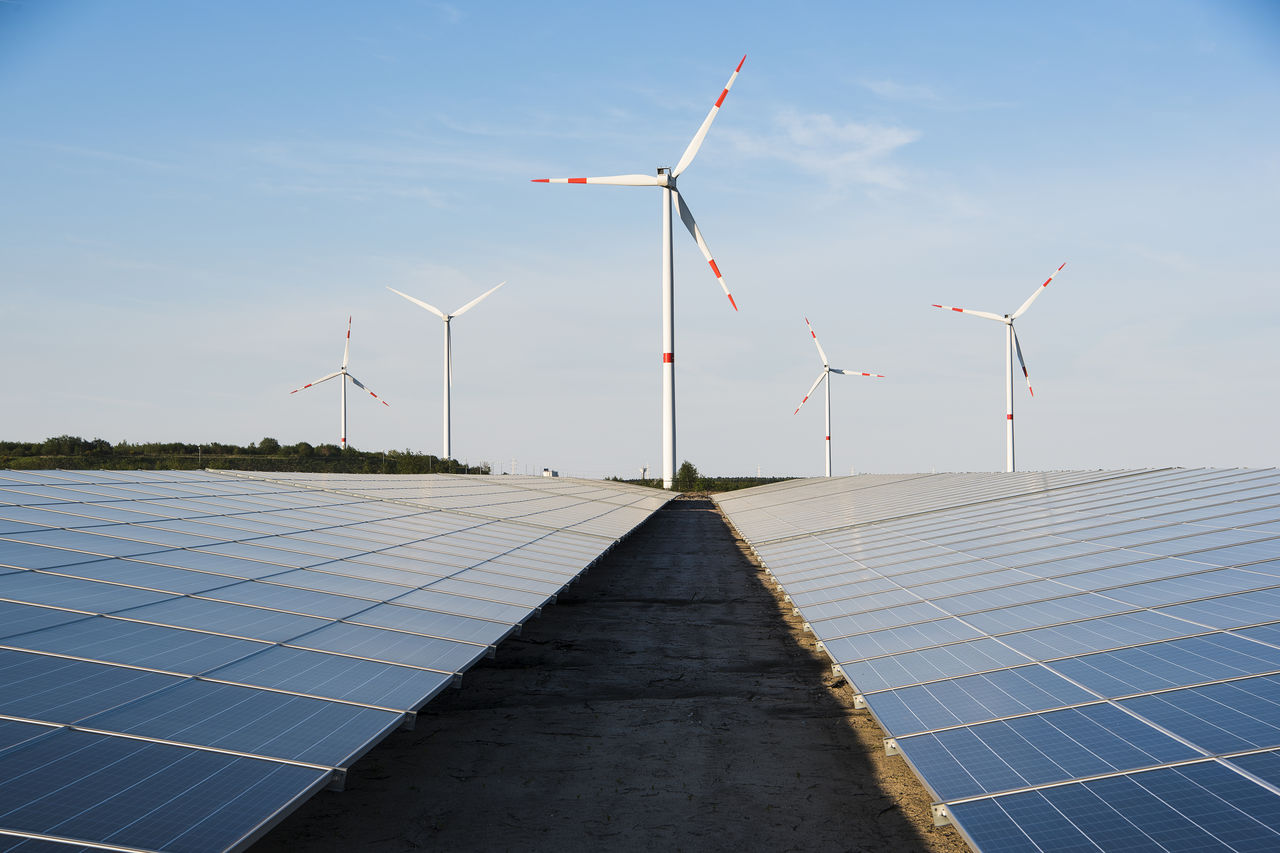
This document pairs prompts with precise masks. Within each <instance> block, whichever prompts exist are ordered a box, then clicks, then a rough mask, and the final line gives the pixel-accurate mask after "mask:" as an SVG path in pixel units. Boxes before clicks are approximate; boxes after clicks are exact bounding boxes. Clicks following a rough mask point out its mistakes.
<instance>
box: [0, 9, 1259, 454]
mask: <svg viewBox="0 0 1280 853" xmlns="http://www.w3.org/2000/svg"><path fill="white" fill-rule="evenodd" d="M743 54H746V55H747V61H746V64H745V66H744V67H743V70H742V73H741V75H740V76H739V78H738V80H737V82H736V83H735V85H734V88H733V91H732V93H731V95H730V96H729V98H728V99H727V101H726V102H725V106H724V109H723V110H722V111H721V113H720V116H719V117H718V118H717V120H716V123H715V125H714V126H713V127H712V129H711V132H710V134H709V135H708V137H707V141H706V144H705V145H704V146H703V148H702V151H701V152H700V154H699V155H698V159H697V160H696V161H695V162H694V164H693V165H692V166H690V167H689V169H688V170H687V171H686V172H685V173H684V175H683V176H682V178H681V184H680V186H681V191H682V193H683V194H684V196H685V198H686V200H687V201H688V202H689V205H690V207H691V208H692V210H693V212H694V214H695V216H696V217H697V219H698V222H699V225H700V227H701V229H702V231H703V234H704V235H705V237H706V239H707V242H708V243H709V245H710V247H711V249H712V251H713V252H714V254H715V256H716V258H717V261H718V263H719V265H720V268H721V270H722V272H723V273H724V275H725V278H726V281H727V282H728V283H729V286H730V287H731V289H732V290H733V293H734V296H735V298H736V299H737V301H738V305H739V306H740V307H741V311H740V312H738V313H736V314H735V313H734V312H733V311H732V309H731V308H730V307H729V305H728V303H727V301H726V300H725V299H724V297H723V295H722V294H721V292H720V289H719V287H718V286H717V285H716V282H715V280H714V278H713V277H712V276H711V275H710V273H709V272H708V270H707V268H706V265H705V264H704V263H703V261H702V259H701V256H700V255H699V254H698V251H697V248H696V247H695V246H694V245H693V242H692V240H690V239H689V238H688V235H687V234H686V233H684V232H683V230H680V231H679V232H678V233H677V234H676V235H675V238H676V308H677V314H676V335H677V346H676V351H677V354H678V359H677V364H678V365H679V373H678V379H677V392H678V404H677V405H678V408H677V413H678V430H679V433H678V436H679V439H678V440H679V444H678V453H679V457H680V458H681V459H685V458H687V459H689V460H691V461H693V462H694V463H695V464H696V465H697V466H698V467H699V469H700V470H702V471H704V472H708V473H720V474H748V473H751V474H754V473H755V472H756V471H757V470H760V471H762V472H764V473H774V474H800V475H812V474H818V473H821V471H822V410H821V405H813V404H814V403H815V402H818V403H820V402H821V401H820V400H817V401H814V400H811V401H810V404H809V405H808V406H806V407H805V408H804V409H803V410H802V411H801V412H800V413H799V414H798V415H795V416H793V415H792V411H793V410H794V408H795V406H796V404H797V403H798V402H799V400H800V398H801V396H802V395H803V394H804V391H805V389H806V388H808V386H809V384H810V382H812V381H813V379H814V377H815V376H816V375H817V373H818V370H819V368H820V366H821V365H820V362H819V361H818V358H817V354H816V352H815V351H814V349H813V347H812V344H811V342H810V341H809V339H808V337H807V333H806V331H805V328H804V317H805V316H808V317H809V318H810V319H811V320H812V321H813V323H814V326H815V328H816V329H817V331H818V334H819V336H820V337H821V339H822V341H823V345H824V347H825V348H826V350H827V352H828V354H829V355H830V357H831V360H832V364H833V365H835V366H838V367H846V368H850V369H856V370H867V371H872V372H878V373H884V374H887V376H888V378H887V379H884V380H866V379H860V378H853V377H836V380H838V381H837V382H836V383H835V387H834V397H833V409H834V411H833V444H834V450H835V464H834V468H835V470H836V471H837V472H838V473H845V472H848V471H850V470H857V471H859V472H863V471H873V472H904V471H930V470H939V471H944V470H999V469H1002V468H1003V461H1004V432H1003V418H1004V392H1003V387H1002V382H1003V370H1004V366H1003V354H1002V346H1003V340H1002V330H1001V329H1000V327H999V326H997V325H996V324H994V323H990V322H988V321H983V320H979V319H974V318H968V317H962V316H959V315H954V314H951V313H949V312H941V311H938V310H937V309H934V308H931V307H930V304H931V303H933V302H941V303H944V304H952V305H961V306H965V307H971V308H977V309H981V310H990V311H996V312H1006V311H1012V310H1013V309H1014V308H1016V307H1017V306H1018V305H1019V304H1020V303H1021V302H1022V301H1023V300H1024V299H1025V298H1026V297H1027V296H1028V295H1029V294H1030V293H1031V292H1032V291H1033V289H1034V288H1035V287H1036V285H1037V284H1039V282H1041V281H1043V280H1044V278H1045V277H1046V276H1047V275H1048V274H1049V273H1050V272H1051V271H1052V270H1053V269H1054V268H1055V267H1056V266H1057V265H1058V264H1060V263H1062V262H1063V261H1066V262H1067V267H1066V269H1065V270H1064V271H1063V273H1062V274H1061V275H1060V276H1059V278H1058V279H1057V280H1055V282H1054V283H1053V285H1052V286H1051V287H1050V288H1049V290H1047V291H1046V292H1045V293H1044V295H1043V297H1042V298H1041V299H1039V300H1038V301H1037V303H1036V304H1035V306H1034V307H1033V308H1032V309H1031V310H1030V311H1029V312H1028V313H1027V314H1026V315H1025V317H1024V318H1023V319H1022V320H1021V321H1020V322H1019V325H1018V329H1019V334H1020V337H1021V340H1022V344H1023V348H1024V351H1025V354H1026V357H1027V361H1028V365H1029V367H1030V370H1031V376H1032V380H1033V382H1034V385H1035V387H1036V397H1035V398H1034V399H1031V398H1028V396H1027V395H1026V391H1025V388H1020V389H1019V390H1018V392H1017V398H1016V403H1015V406H1016V409H1015V410H1016V412H1017V421H1016V422H1017V425H1018V461H1019V468H1021V469H1026V470H1044V469H1061V468H1107V467H1130V466H1146V465H1183V466H1197V465H1256V466H1264V465H1265V466H1270V465H1274V464H1276V462H1277V456H1276V446H1277V445H1276V440H1275V435H1276V434H1277V432H1278V429H1277V428H1278V427H1280V379H1278V378H1277V367H1278V366H1280V358H1278V356H1280V343H1278V342H1280V299H1278V298H1277V296H1276V286H1275V283H1274V279H1275V274H1274V271H1273V268H1274V265H1275V256H1276V249H1277V247H1278V246H1280V240H1278V238H1277V233H1280V227H1278V226H1280V7H1277V6H1276V5H1275V4H1274V3H1267V2H1213V3H1209V2H1133V3H1123V4H1114V3H1077V4H1023V3H977V4H954V3H941V2H940V3H906V4H867V3H803V2H801V3H789V4H763V3H700V4H687V3H646V4H643V5H640V4H636V5H635V6H630V7H623V6H615V5H613V4H588V3H580V4H579V3H552V4H536V5H535V4H523V3H497V2H494V3H484V4H479V3H476V4H462V3H457V4H448V3H436V2H385V3H377V4H363V5H358V6H357V5H352V4H339V3H310V2H308V3H303V2H276V3H270V4H259V3H243V2H216V3H215V2H188V3H180V4H178V3H165V2H159V0H153V2H142V1H141V0H136V2H135V1H134V0H121V2H113V3H110V4H106V3H92V2H70V0H68V1H67V2H37V0H4V2H0V115H2V116H3V119H0V187H2V188H3V190H2V192H0V282H3V289H4V294H5V299H4V305H5V309H6V311H5V328H6V334H5V335H4V337H3V343H0V348H2V349H0V352H2V353H3V356H4V360H5V363H6V365H7V366H8V368H9V374H10V376H11V380H10V383H9V387H8V389H7V391H6V394H5V397H6V405H5V407H4V412H5V414H4V418H3V429H0V438H4V439H8V440H38V439H42V438H45V437H47V436H51V435H60V434H65V433H70V434H77V435H82V436H85V437H102V438H106V439H108V440H110V441H113V442H116V441H121V440H129V441H135V442H139V441H152V440H166V441H191V442H196V441H215V440H216V441H232V442H238V443H247V442H251V441H257V440H258V439H260V438H262V437H264V436H272V437H274V438H277V439H279V440H280V441H281V442H285V443H292V442H296V441H304V440H305V441H310V442H313V443H320V442H331V441H335V440H336V438H337V430H338V423H337V421H338V413H337V408H338V389H337V387H336V385H335V383H332V382H331V383H328V384H327V385H324V386H321V387H319V388H314V389H311V390H309V391H307V392H306V393H304V394H298V395H293V396H290V395H289V394H288V391H289V390H290V389H291V388H294V387H296V386H298V385H301V384H303V383H305V382H308V381H310V380H312V379H315V378H317V377H319V376H322V375H324V374H326V373H328V372H330V371H332V370H334V369H336V367H337V366H338V363H339V361H340V360H341V346H342V337H343V335H344V333H345V325H346V318H347V316H348V315H352V316H353V317H354V322H353V330H352V350H351V370H352V372H353V373H354V374H355V375H356V376H357V377H359V378H360V379H361V380H363V381H364V382H366V383H367V384H368V385H370V386H371V387H372V388H373V389H375V390H376V391H377V392H378V393H379V394H381V395H382V396H383V397H385V398H386V399H387V400H388V401H389V402H390V404H391V405H390V407H389V408H388V407H382V406H377V405H376V404H373V403H372V401H370V400H368V399H367V398H360V397H352V399H351V401H350V413H349V419H350V427H349V433H350V438H351V442H352V444H353V445H354V446H356V447H360V448H363V449H388V448H395V449H404V448H409V449H413V450H421V451H428V452H432V453H436V452H438V450H439V446H440V432H441V427H440V396H441V394H440V392H441V354H440V348H441V329H440V325H441V324H440V322H439V321H438V320H437V319H436V318H435V317H434V316H432V315H430V314H428V313H427V312H425V311H423V310H421V309H419V308H416V307H414V306H412V305H410V304H409V303H407V302H404V301H403V300H401V299H400V298H399V297H396V296H395V295H393V294H391V293H389V292H388V291H387V290H386V287H387V286H391V287H395V288H397V289H399V290H403V291H405V292H407V293H410V294H412V295H415V296H417V297H418V298H420V299H423V300H425V301H427V302H431V303H432V304H435V305H437V306H439V307H441V308H443V309H444V310H454V309H456V308H457V307H459V306H461V305H462V304H464V303H465V302H467V301H469V300H470V299H472V298H473V297H474V296H476V295H478V294H479V293H481V292H483V291H484V290H486V289H488V288H489V287H492V286H493V285H494V284H496V283H498V282H499V281H502V280H507V281H509V284H508V285H507V287H505V288H503V289H502V290H500V291H498V293H496V294H494V296H492V297H491V298H490V299H489V300H487V301H486V302H484V303H482V304H481V305H480V306H479V307H477V308H476V309H474V311H472V312H471V313H468V314H467V315H465V316H464V317H463V318H460V319H459V320H457V321H456V322H455V325H454V355H455V366H454V381H455V387H454V420H453V424H454V426H453V432H454V453H455V455H456V456H457V457H458V458H461V459H466V460H468V461H470V462H472V463H474V462H477V461H481V460H485V461H489V462H491V463H493V464H494V465H495V467H497V468H500V469H508V468H510V467H511V460H512V459H515V460H516V468H517V470H520V471H524V470H526V469H529V470H538V469H541V468H542V467H543V466H550V467H555V468H558V469H559V470H561V471H562V472H563V473H566V474H578V475H583V476H604V475H608V474H624V475H632V474H635V473H638V471H639V468H640V466H641V465H642V464H648V465H649V466H650V467H651V469H656V468H657V466H658V465H659V463H660V459H659V454H660V433H659V412H660V410H659V403H660V353H661V338H660V332H661V328H660V292H661V291H660V267H659V259H660V243H659V240H660V228H659V226H660V206H659V205H660V200H659V194H658V193H657V192H656V191H655V190H652V189H645V188H628V187H596V186H588V187H580V186H555V185H552V186H548V185H543V184H533V183H530V182H529V179H530V178H535V177H565V176H579V175H610V174H619V173H628V172H644V173H648V172H652V171H653V169H654V168H655V167H657V166H664V165H674V163H675V161H676V160H677V159H678V158H679V156H680V154H681V152H682V151H683V150H684V147H685V145H686V144H687V143H688V140H689V138H690V137H691V136H692V135H693V132H694V131H695V130H696V129H697V127H698V124H699V123H700V122H701V120H702V118H703V116H704V115H705V114H706V111H707V109H708V108H709V107H710V105H711V102H712V101H713V100H714V99H715V97H716V96H717V95H718V93H719V92H720V89H721V87H722V86H723V85H724V83H725V81H726V80H727V79H728V76H729V73H730V72H731V71H732V70H733V68H734V66H735V65H736V63H737V62H738V60H739V59H740V58H741V57H742V55H743ZM677 228H679V225H678V224H677Z"/></svg>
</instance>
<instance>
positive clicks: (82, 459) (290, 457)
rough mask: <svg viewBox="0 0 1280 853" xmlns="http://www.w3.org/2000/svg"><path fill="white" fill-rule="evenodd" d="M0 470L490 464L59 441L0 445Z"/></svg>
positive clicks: (349, 469)
mask: <svg viewBox="0 0 1280 853" xmlns="http://www.w3.org/2000/svg"><path fill="white" fill-rule="evenodd" d="M0 468H12V469H17V470H26V471H31V470H38V469H52V468H63V469H68V470H90V469H112V470H138V469H145V470H169V471H185V470H196V469H199V468H220V469H224V470H232V471H316V472H330V473H342V474H488V473H489V465H488V463H481V464H480V465H470V466H468V465H463V464H462V463H461V462H458V461H457V460H454V459H441V458H439V457H437V456H432V455H431V454H429V453H415V452H414V451H412V450H387V451H380V450H379V451H365V450H356V449H354V448H351V447H348V448H347V449H346V450H343V449H342V448H340V447H338V446H337V445H336V444H317V445H313V444H309V443H307V442H305V441H300V442H298V443H297V444H281V443H280V442H278V441H276V440H275V439H274V438H264V439H262V440H261V441H259V442H257V443H256V444H248V445H245V446H243V447H241V446H239V445H236V444H223V443H221V442H206V443H201V444H188V443H185V442H178V441H174V442H145V443H141V444H134V443H131V442H128V441H122V442H119V443H117V444H114V445H113V444H112V443H111V442H109V441H106V440H104V439H101V438H95V439H85V438H80V437H79V436H75V435H60V436H57V437H55V438H49V439H45V440H44V441H35V442H27V441H0Z"/></svg>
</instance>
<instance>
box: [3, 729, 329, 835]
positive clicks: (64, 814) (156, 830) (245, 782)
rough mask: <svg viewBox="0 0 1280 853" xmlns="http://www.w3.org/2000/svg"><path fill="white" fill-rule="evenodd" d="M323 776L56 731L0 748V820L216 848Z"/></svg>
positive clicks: (20, 826)
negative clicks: (4, 749) (7, 749)
mask: <svg viewBox="0 0 1280 853" xmlns="http://www.w3.org/2000/svg"><path fill="white" fill-rule="evenodd" d="M329 775H330V774H329V772H328V771H326V770H317V769H313V768H309V767H301V766H296V765H289V764H280V763H276V762H271V761H262V760H258V759H252V758H236V757H232V756H228V755H221V754H218V753H214V752H206V751H201V750H195V749H188V748H183V747H177V746H168V745H164V744H155V743H146V742H143V741H137V740H126V739H123V738H116V737H109V736H106V735H96V734H89V733H86V732H78V731H66V730H62V731H57V732H54V733H53V734H51V735H48V736H46V737H42V738H39V739H36V740H34V741H30V742H29V743H27V744H25V745H22V746H20V747H17V748H14V749H10V750H9V751H7V752H4V753H0V825H3V827H4V828H5V829H8V830H18V831H27V832H36V833H42V834H47V835H54V836H61V837H66V838H72V839H84V840H92V841H101V842H107V843H110V844H118V845H122V846H128V847H140V848H144V849H152V850H161V849H166V850H225V849H227V848H230V847H232V846H234V845H235V844H237V843H238V842H239V841H240V840H241V839H242V838H245V837H246V836H247V835H249V834H250V833H251V832H252V831H253V829H254V828H256V827H257V826H259V825H260V824H262V823H265V822H267V821H269V820H271V819H272V818H274V817H275V816H276V815H277V814H278V813H279V812H281V811H282V810H284V809H286V808H287V807H289V806H291V805H292V804H293V803H294V802H295V801H297V800H298V799H299V798H300V797H303V796H306V795H309V794H310V793H311V792H312V791H314V790H316V789H317V788H319V787H320V786H322V785H324V784H325V782H326V781H327V779H328V777H329ZM121 780H128V784H125V785H121V784H120V782H121Z"/></svg>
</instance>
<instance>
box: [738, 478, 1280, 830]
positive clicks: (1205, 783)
mask: <svg viewBox="0 0 1280 853" xmlns="http://www.w3.org/2000/svg"><path fill="white" fill-rule="evenodd" d="M717 500H718V502H719V504H720V506H721V508H722V509H723V510H724V511H725V513H726V515H727V516H728V517H729V518H730V520H731V521H732V522H733V524H734V525H735V526H736V527H737V528H738V530H739V531H740V532H741V533H742V535H743V536H744V538H745V539H746V540H747V541H748V542H749V543H750V544H751V546H752V548H753V549H754V550H755V552H756V554H757V555H758V556H759V557H760V559H761V561H762V562H763V564H764V565H765V566H766V568H767V570H768V571H769V572H770V574H771V575H772V576H773V577H774V579H775V580H776V581H777V583H778V584H779V587H780V588H781V589H782V590H784V591H785V592H786V594H787V597H788V599H789V600H790V601H791V603H792V604H793V605H794V607H795V608H796V610H797V612H798V613H800V614H801V615H802V616H803V617H804V618H805V620H806V626H807V628H808V629H809V630H811V631H812V632H813V633H814V635H815V636H816V637H817V639H818V640H819V643H820V646H821V647H822V648H823V649H824V650H825V651H826V653H827V655H829V656H830V658H831V659H832V662H833V665H834V666H835V668H836V669H837V671H838V672H840V673H842V674H843V675H844V676H845V677H846V678H847V679H848V680H849V682H850V683H851V684H852V685H853V686H854V689H855V690H856V691H857V692H858V693H859V701H860V702H861V703H864V704H865V706H866V707H867V708H869V709H870V711H871V712H872V713H873V714H874V715H875V717H876V719H877V720H878V721H879V723H880V724H881V725H882V726H883V728H884V730H885V732H886V734H887V735H888V737H887V739H886V746H887V748H888V749H889V750H890V751H891V752H894V753H898V754H901V755H902V756H903V757H904V758H905V759H906V760H907V761H908V762H909V763H910V765H911V766H912V768H913V769H914V770H915V771H916V773H917V774H918V775H919V776H920V778H921V779H922V780H923V781H924V783H925V785H926V786H927V787H928V788H929V790H930V791H931V792H932V793H933V795H934V797H935V814H936V815H937V816H938V817H939V819H940V820H943V821H951V822H954V823H955V824H956V825H957V826H958V827H959V829H960V830H961V831H962V833H963V834H964V835H965V836H966V838H967V839H968V840H969V842H970V843H971V844H972V845H973V846H974V847H975V848H976V849H979V850H984V851H1006V850H1017V851H1021V850H1048V849H1053V850H1068V849H1082V850H1083V849H1088V850H1096V849H1103V850H1119V849H1125V850H1128V849H1193V848H1194V849H1224V850H1225V849H1230V850H1274V849H1280V472H1276V471H1274V470H1180V469H1162V470H1143V471H1115V472H1063V473H1051V474H990V475H988V474H947V475H922V476H913V477H852V478H840V479H835V480H825V479H824V480H817V481H814V480H807V481H792V482H789V483H782V484H776V485H773V486H769V487H763V488H760V489H752V490H747V491H745V492H738V493H730V494H726V495H721V496H718V498H717Z"/></svg>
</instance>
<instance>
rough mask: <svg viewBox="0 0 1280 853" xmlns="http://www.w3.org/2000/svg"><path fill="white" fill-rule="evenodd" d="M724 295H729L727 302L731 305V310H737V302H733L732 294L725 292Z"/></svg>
mask: <svg viewBox="0 0 1280 853" xmlns="http://www.w3.org/2000/svg"><path fill="white" fill-rule="evenodd" d="M725 296H727V297H729V304H730V305H732V306H733V310H734V311H737V310H738V303H736V302H734V301H733V294H732V293H726V294H725Z"/></svg>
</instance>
